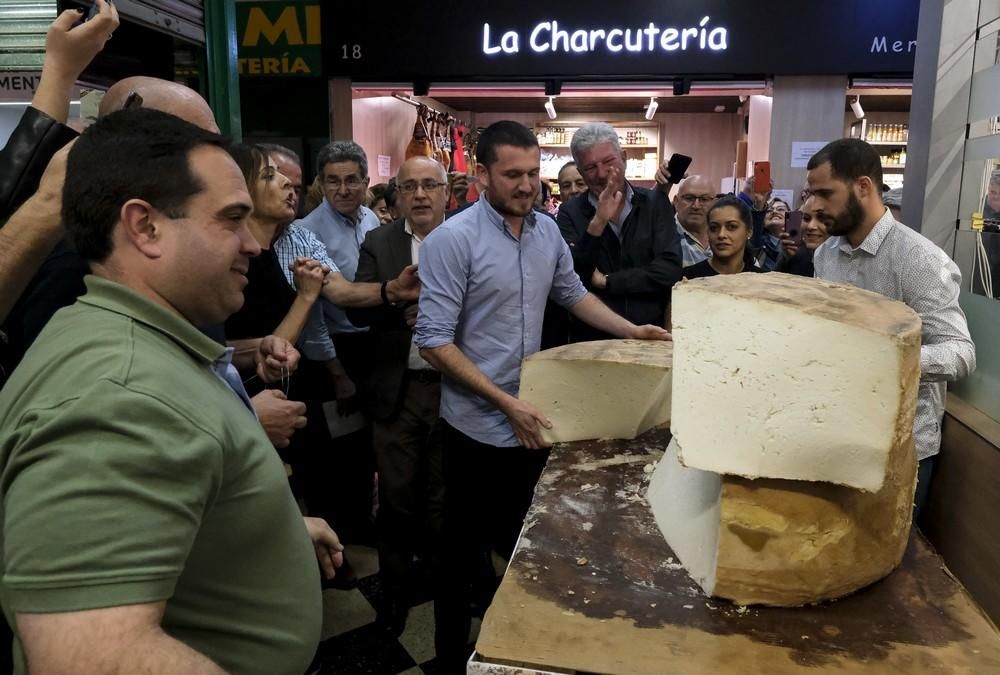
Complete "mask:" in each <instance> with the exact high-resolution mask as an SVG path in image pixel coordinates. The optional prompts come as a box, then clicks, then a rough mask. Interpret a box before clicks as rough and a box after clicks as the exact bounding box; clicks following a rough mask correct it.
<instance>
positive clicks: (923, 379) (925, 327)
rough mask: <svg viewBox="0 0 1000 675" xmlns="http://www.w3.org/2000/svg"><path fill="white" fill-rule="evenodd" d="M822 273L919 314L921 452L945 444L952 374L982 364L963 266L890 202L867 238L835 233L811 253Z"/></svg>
mask: <svg viewBox="0 0 1000 675" xmlns="http://www.w3.org/2000/svg"><path fill="white" fill-rule="evenodd" d="M813 263H814V265H815V267H816V277H817V278H819V279H826V280H828V281H836V282H840V283H845V284H851V285H852V286H857V287H859V288H864V289H866V290H869V291H874V292H876V293H880V294H882V295H885V296H887V297H890V298H894V299H896V300H899V301H901V302H904V303H906V305H908V306H909V307H910V308H911V309H913V310H914V311H915V312H916V313H917V314H919V315H920V320H921V322H922V328H921V347H920V391H919V394H918V398H917V415H916V418H915V419H914V421H913V436H914V440H915V442H916V446H917V457H918V459H926V458H927V457H931V456H932V455H936V454H937V453H938V450H940V448H941V419H942V417H943V416H944V402H945V396H946V395H947V385H946V384H945V383H946V382H947V381H953V380H958V379H960V378H963V377H965V376H966V375H968V374H969V373H971V372H972V371H973V370H975V368H976V348H975V345H974V344H973V342H972V338H971V336H970V335H969V326H968V324H967V323H966V320H965V313H964V312H963V311H962V308H961V307H959V304H958V294H959V289H960V288H961V285H962V273H961V272H959V271H958V267H957V266H956V265H955V263H954V262H952V260H951V258H949V257H948V256H947V254H945V252H944V251H942V250H941V249H940V248H938V247H937V246H936V245H935V244H934V243H933V242H931V241H930V240H929V239H927V238H926V237H924V236H922V235H921V234H919V233H918V232H915V231H914V230H911V229H910V228H908V227H906V226H905V225H903V224H901V223H898V222H896V220H895V219H894V218H893V217H892V214H891V213H890V212H889V210H888V209H886V211H885V213H884V214H883V215H882V218H881V219H879V221H878V223H876V224H875V227H874V229H872V231H871V232H870V233H869V234H868V236H867V237H865V240H864V241H863V242H861V245H860V246H858V247H857V248H853V247H852V246H851V244H850V242H849V241H848V240H847V238H845V237H830V238H829V239H828V240H827V241H825V242H824V243H823V244H822V245H821V246H820V247H819V248H817V249H816V252H815V253H814V255H813Z"/></svg>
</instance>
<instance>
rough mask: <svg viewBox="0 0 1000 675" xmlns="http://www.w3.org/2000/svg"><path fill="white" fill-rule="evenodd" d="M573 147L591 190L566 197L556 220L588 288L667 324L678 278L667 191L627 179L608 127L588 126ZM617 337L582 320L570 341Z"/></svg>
mask: <svg viewBox="0 0 1000 675" xmlns="http://www.w3.org/2000/svg"><path fill="white" fill-rule="evenodd" d="M570 151H571V152H572V153H573V159H574V160H575V161H576V163H577V169H578V170H579V172H580V175H581V176H582V177H583V180H584V182H585V183H586V184H587V191H586V192H585V193H583V194H580V195H577V196H576V197H574V198H573V199H570V200H569V201H567V202H565V203H564V204H563V205H562V206H561V207H560V209H559V215H558V218H557V221H558V223H559V229H560V230H561V231H562V235H563V238H564V239H565V240H566V243H567V244H569V247H570V251H572V253H573V264H574V267H575V268H576V273H577V274H578V275H579V276H580V279H582V280H583V282H584V284H585V285H586V286H587V288H588V290H590V291H591V292H593V293H594V294H595V295H597V297H599V298H600V299H601V300H603V301H604V302H605V303H606V304H607V305H608V306H609V307H610V308H611V309H612V310H614V311H615V312H616V313H618V314H619V315H621V316H623V317H625V318H626V319H628V320H629V321H631V322H633V323H635V324H639V325H642V324H656V325H659V326H662V325H663V323H664V312H665V310H666V306H667V303H668V301H669V298H670V289H671V287H673V285H674V283H676V282H677V281H679V280H680V278H681V250H680V243H679V242H678V240H677V236H676V234H675V232H674V227H673V224H674V209H673V207H672V206H671V204H670V202H669V201H668V200H667V197H666V195H665V194H664V193H663V192H661V191H658V190H647V189H645V188H641V187H638V186H633V185H631V184H630V183H629V182H628V181H627V180H625V155H624V154H623V153H622V149H621V146H620V145H619V142H618V132H617V131H616V130H615V129H614V128H613V127H612V126H611V125H609V124H606V123H604V122H594V123H591V124H585V125H584V126H582V127H580V129H578V130H577V131H576V133H575V134H573V140H572V142H571V143H570ZM610 337H612V336H610V335H608V334H607V333H605V332H603V331H600V330H598V329H595V328H593V327H591V326H588V325H587V324H585V323H583V322H582V321H572V322H571V324H570V334H569V339H570V342H583V341H587V340H604V339H608V338H610Z"/></svg>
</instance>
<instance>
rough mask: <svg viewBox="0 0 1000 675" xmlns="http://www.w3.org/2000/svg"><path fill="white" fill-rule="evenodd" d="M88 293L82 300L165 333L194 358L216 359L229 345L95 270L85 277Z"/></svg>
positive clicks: (202, 359)
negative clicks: (95, 273) (93, 273)
mask: <svg viewBox="0 0 1000 675" xmlns="http://www.w3.org/2000/svg"><path fill="white" fill-rule="evenodd" d="M84 281H85V282H86V284H87V293H86V294H85V295H84V296H83V297H81V298H80V302H82V303H84V304H87V305H92V306H94V307H101V308H102V309H106V310H108V311H111V312H115V313H117V314H122V315H123V316H127V317H129V318H131V319H134V320H135V321H138V322H139V323H141V324H144V325H146V326H149V327H150V328H152V329H153V330H156V331H159V332H160V333H163V334H164V335H166V336H167V337H169V338H170V339H172V340H173V341H174V342H176V343H177V344H178V345H180V346H181V347H183V348H184V349H185V350H186V351H188V352H189V353H191V354H192V355H193V356H194V357H195V358H197V359H199V360H201V361H204V362H206V363H213V362H215V361H217V360H219V359H220V358H222V357H223V356H224V355H225V353H226V348H225V347H223V346H222V345H220V344H219V343H218V342H216V341H215V340H213V339H212V338H210V337H208V336H207V335H205V334H204V333H202V332H201V331H200V330H198V329H197V328H195V327H194V325H192V324H191V322H189V321H188V320H187V319H185V318H184V317H182V316H180V315H178V314H175V313H174V312H171V311H170V310H169V309H167V308H166V307H163V306H162V305H158V304H157V303H155V302H153V301H152V300H150V299H149V298H147V297H145V296H143V295H140V294H139V293H137V292H136V291H134V290H132V289H131V288H128V287H127V286H123V285H122V284H119V283H116V282H114V281H109V280H108V279H104V278H101V277H98V276H94V275H92V274H90V275H87V277H86V278H85V279H84Z"/></svg>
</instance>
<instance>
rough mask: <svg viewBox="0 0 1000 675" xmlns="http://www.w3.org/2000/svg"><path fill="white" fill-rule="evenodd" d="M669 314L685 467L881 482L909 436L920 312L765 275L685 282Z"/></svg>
mask: <svg viewBox="0 0 1000 675" xmlns="http://www.w3.org/2000/svg"><path fill="white" fill-rule="evenodd" d="M672 316H673V337H674V345H675V346H674V350H675V357H676V358H675V359H674V361H675V366H674V379H673V389H674V394H673V404H672V405H673V408H672V412H671V431H672V432H673V434H674V435H675V436H676V437H677V439H678V441H679V443H680V447H681V448H683V450H681V455H680V459H681V462H682V463H684V464H685V465H686V466H690V467H694V468H699V469H704V470H707V471H714V472H716V473H720V474H732V475H740V476H746V477H749V478H757V477H766V478H784V479H791V480H805V481H824V482H831V483H837V484H841V485H848V486H852V487H855V488H858V489H862V490H866V491H869V492H875V491H877V490H879V489H880V488H881V487H882V485H883V482H884V480H885V478H886V475H887V472H888V465H889V464H890V462H891V461H892V460H891V455H892V453H894V452H898V451H899V448H900V439H901V438H902V436H903V435H906V436H909V434H910V433H911V431H912V425H913V415H914V411H915V405H916V394H917V386H918V384H919V367H920V319H919V317H918V316H917V314H916V313H915V312H913V310H911V309H909V308H908V307H906V306H905V305H904V304H902V303H899V302H896V301H894V300H890V299H888V298H886V297H884V296H881V295H878V294H876V293H870V292H868V291H863V290H861V289H857V288H854V287H851V286H843V285H839V284H832V283H829V282H823V281H819V280H816V279H809V278H805V277H796V276H791V275H787V274H778V273H769V274H738V275H719V276H717V277H711V278H706V279H697V280H694V281H691V282H685V283H682V284H678V285H677V286H676V287H675V289H674V292H673V309H672ZM720 415H722V417H720Z"/></svg>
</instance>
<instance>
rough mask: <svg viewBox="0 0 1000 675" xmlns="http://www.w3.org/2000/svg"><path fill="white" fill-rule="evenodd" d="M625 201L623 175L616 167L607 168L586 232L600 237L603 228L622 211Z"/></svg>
mask: <svg viewBox="0 0 1000 675" xmlns="http://www.w3.org/2000/svg"><path fill="white" fill-rule="evenodd" d="M624 201H625V181H624V176H623V175H622V173H621V171H619V170H618V168H617V167H611V169H609V170H608V182H607V184H606V185H605V186H604V190H602V191H601V194H600V196H599V197H598V198H597V211H596V212H595V213H594V217H593V218H592V219H591V220H590V225H589V226H588V227H587V234H589V235H592V236H594V237H600V236H601V235H602V234H604V228H605V227H607V226H608V223H610V222H611V221H612V220H616V219H617V218H618V216H619V215H620V214H621V212H622V206H623V205H624Z"/></svg>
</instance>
